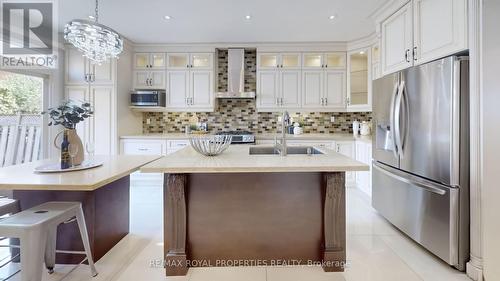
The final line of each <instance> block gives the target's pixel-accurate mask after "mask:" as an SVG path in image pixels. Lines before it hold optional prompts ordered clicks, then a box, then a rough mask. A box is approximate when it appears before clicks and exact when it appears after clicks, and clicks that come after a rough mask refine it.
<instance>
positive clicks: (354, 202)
mask: <svg viewBox="0 0 500 281" xmlns="http://www.w3.org/2000/svg"><path fill="white" fill-rule="evenodd" d="M347 207H348V212H347V233H348V237H347V259H348V263H349V267H348V268H347V269H346V271H345V272H344V273H324V272H323V271H322V269H321V268H320V267H307V266H299V267H239V268H191V269H190V270H189V272H188V275H187V276H185V277H175V278H172V277H169V278H166V277H165V276H164V269H163V268H161V267H154V266H151V261H154V260H161V258H162V254H163V244H162V239H163V237H162V228H163V226H162V214H163V205H162V187H161V184H159V183H158V182H142V181H141V182H139V181H138V182H134V183H133V186H132V189H131V233H130V235H128V236H127V237H126V238H125V239H123V240H122V241H121V242H120V243H119V244H118V245H117V246H116V247H114V248H113V249H112V250H111V251H110V252H109V253H108V254H107V255H106V256H104V257H103V258H102V259H101V260H100V261H99V262H98V263H97V269H98V271H99V275H98V276H97V277H96V278H91V277H90V274H89V271H88V269H87V268H86V267H85V266H80V267H78V268H77V269H76V270H74V271H73V272H71V273H70V274H69V275H68V276H67V277H66V278H65V280H69V281H84V280H95V281H101V280H106V281H108V280H119V281H142V280H147V281H156V280H166V281H172V280H173V281H376V280H383V281H391V280H394V281H413V280H425V281H453V280H464V281H470V279H468V278H467V277H466V276H465V274H463V273H461V272H459V271H456V270H454V269H453V268H451V267H449V266H448V265H447V264H445V263H444V262H441V261H440V260H439V259H437V258H435V257H434V256H432V255H431V254H429V253H428V252H427V251H426V250H424V249H423V248H421V247H420V246H418V245H417V244H415V243H414V242H413V241H411V240H410V239H408V238H407V237H405V236H404V235H403V234H401V233H400V232H399V231H397V230H396V229H395V228H394V227H392V226H391V225H390V224H389V223H387V221H385V220H384V219H383V218H382V217H380V216H379V215H378V214H377V213H376V212H375V211H374V210H373V209H372V208H371V207H370V201H369V198H368V197H366V196H365V195H364V194H363V193H361V192H360V191H359V190H357V189H355V188H349V189H348V193H347ZM7 270H13V268H12V267H11V268H10V269H9V268H7V269H4V270H3V271H0V274H2V277H3V274H5V273H6V271H7ZM69 270H70V268H68V267H63V266H56V271H57V273H56V274H54V275H52V276H50V277H49V276H44V280H51V281H52V280H59V279H60V278H61V277H62V276H64V274H65V273H66V272H68V271H69ZM13 280H16V279H13Z"/></svg>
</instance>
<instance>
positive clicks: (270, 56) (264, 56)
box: [257, 53, 302, 70]
mask: <svg viewBox="0 0 500 281" xmlns="http://www.w3.org/2000/svg"><path fill="white" fill-rule="evenodd" d="M301 66H302V62H301V58H300V53H259V55H258V56H257V68H258V69H262V70H272V69H278V68H283V69H300V68H301Z"/></svg>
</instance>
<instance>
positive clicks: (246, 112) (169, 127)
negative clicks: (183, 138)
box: [143, 99, 372, 134]
mask: <svg viewBox="0 0 500 281" xmlns="http://www.w3.org/2000/svg"><path fill="white" fill-rule="evenodd" d="M290 115H291V116H292V118H293V120H294V121H301V123H303V124H304V126H303V127H304V133H349V132H352V122H353V121H354V120H358V121H371V118H372V115H371V112H328V113H326V112H307V113H306V112H290ZM193 116H196V118H197V119H198V122H207V123H208V126H209V130H210V132H212V133H214V132H217V131H223V130H224V131H227V130H248V131H251V132H254V133H276V132H279V131H280V129H281V123H280V122H278V117H279V116H281V113H280V112H257V109H256V105H255V100H250V99H222V100H219V101H218V105H217V107H216V109H215V112H198V113H191V112H164V113H163V112H147V113H144V114H143V133H145V134H155V133H182V132H184V128H185V126H186V125H190V120H193ZM332 116H333V117H335V122H331V120H330V119H331V117H332ZM148 119H149V124H147V123H148V122H147V121H148Z"/></svg>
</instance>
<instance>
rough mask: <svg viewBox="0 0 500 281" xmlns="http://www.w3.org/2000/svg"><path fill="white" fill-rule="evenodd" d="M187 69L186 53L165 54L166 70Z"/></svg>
mask: <svg viewBox="0 0 500 281" xmlns="http://www.w3.org/2000/svg"><path fill="white" fill-rule="evenodd" d="M187 68H189V54H188V53H169V54H167V69H187Z"/></svg>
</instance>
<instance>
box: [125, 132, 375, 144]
mask: <svg viewBox="0 0 500 281" xmlns="http://www.w3.org/2000/svg"><path fill="white" fill-rule="evenodd" d="M276 135H277V134H255V138H256V140H257V141H259V140H274V137H275V136H276ZM120 138H121V139H171V140H179V139H188V138H189V135H186V134H184V133H166V134H139V135H127V136H121V137H120ZM287 138H288V139H289V140H327V141H329V140H331V141H354V140H359V141H364V142H368V143H371V141H372V136H359V135H358V136H354V135H353V134H340V133H339V134H327V133H325V134H320V133H314V134H301V135H291V134H287Z"/></svg>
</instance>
